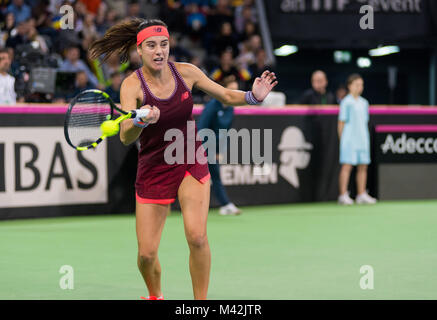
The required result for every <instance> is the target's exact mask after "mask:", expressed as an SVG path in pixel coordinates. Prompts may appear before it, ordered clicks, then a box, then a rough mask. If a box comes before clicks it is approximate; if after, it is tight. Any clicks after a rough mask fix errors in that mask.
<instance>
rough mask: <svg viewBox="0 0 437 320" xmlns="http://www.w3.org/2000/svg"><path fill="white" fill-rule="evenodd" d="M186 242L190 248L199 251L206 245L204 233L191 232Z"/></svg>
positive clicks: (206, 238) (206, 240)
mask: <svg viewBox="0 0 437 320" xmlns="http://www.w3.org/2000/svg"><path fill="white" fill-rule="evenodd" d="M187 241H188V245H189V246H190V248H194V249H199V248H203V247H205V246H206V245H207V244H208V237H207V236H206V233H197V232H193V233H190V234H188V235H187Z"/></svg>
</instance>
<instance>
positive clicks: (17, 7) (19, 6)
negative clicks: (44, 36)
mask: <svg viewBox="0 0 437 320" xmlns="http://www.w3.org/2000/svg"><path fill="white" fill-rule="evenodd" d="M6 12H8V13H9V12H11V13H13V14H14V17H15V21H16V23H17V24H18V23H20V22H23V21H26V20H27V19H29V18H30V17H31V16H32V11H31V9H30V7H29V6H28V5H27V4H25V3H24V0H12V3H11V4H10V5H9V6H8V8H7V9H6Z"/></svg>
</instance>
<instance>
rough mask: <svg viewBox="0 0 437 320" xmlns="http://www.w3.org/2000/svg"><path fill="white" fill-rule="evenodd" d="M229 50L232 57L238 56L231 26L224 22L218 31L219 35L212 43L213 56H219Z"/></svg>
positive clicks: (236, 43)
mask: <svg viewBox="0 0 437 320" xmlns="http://www.w3.org/2000/svg"><path fill="white" fill-rule="evenodd" d="M228 49H231V50H232V52H233V54H234V55H237V54H238V42H237V40H236V38H235V36H234V33H233V31H232V24H231V23H230V22H224V23H223V24H222V26H221V29H220V34H219V35H218V36H217V37H216V39H215V41H214V54H215V55H217V56H220V54H221V53H222V52H223V51H225V50H228Z"/></svg>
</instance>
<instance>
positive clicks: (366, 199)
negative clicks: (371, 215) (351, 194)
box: [355, 192, 376, 204]
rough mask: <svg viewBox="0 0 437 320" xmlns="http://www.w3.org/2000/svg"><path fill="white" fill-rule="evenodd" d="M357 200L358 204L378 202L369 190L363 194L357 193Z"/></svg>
mask: <svg viewBox="0 0 437 320" xmlns="http://www.w3.org/2000/svg"><path fill="white" fill-rule="evenodd" d="M355 201H356V202H357V203H358V204H375V203H376V199H375V198H372V197H371V196H369V194H368V193H367V192H364V193H362V194H359V195H357V198H356V199H355Z"/></svg>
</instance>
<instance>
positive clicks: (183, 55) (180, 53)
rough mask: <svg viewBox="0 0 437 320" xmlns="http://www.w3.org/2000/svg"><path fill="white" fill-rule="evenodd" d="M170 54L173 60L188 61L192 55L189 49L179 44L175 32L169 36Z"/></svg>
mask: <svg viewBox="0 0 437 320" xmlns="http://www.w3.org/2000/svg"><path fill="white" fill-rule="evenodd" d="M170 56H172V57H173V58H174V59H175V61H180V62H188V61H190V60H191V57H192V54H191V52H190V51H188V50H187V49H186V48H184V47H182V46H180V45H179V36H178V35H176V34H175V35H172V36H171V37H170Z"/></svg>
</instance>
